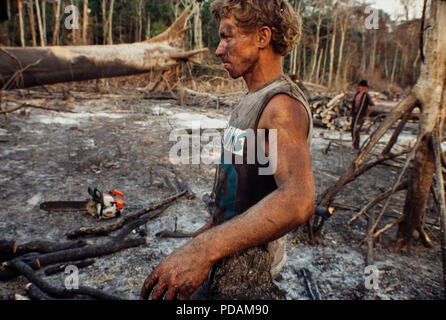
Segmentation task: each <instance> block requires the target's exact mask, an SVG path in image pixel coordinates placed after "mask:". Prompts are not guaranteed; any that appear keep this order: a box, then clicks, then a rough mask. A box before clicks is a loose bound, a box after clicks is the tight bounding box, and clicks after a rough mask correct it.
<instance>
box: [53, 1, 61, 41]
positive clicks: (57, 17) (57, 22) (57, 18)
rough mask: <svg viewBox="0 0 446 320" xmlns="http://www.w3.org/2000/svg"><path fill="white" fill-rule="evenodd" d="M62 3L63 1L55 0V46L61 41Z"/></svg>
mask: <svg viewBox="0 0 446 320" xmlns="http://www.w3.org/2000/svg"><path fill="white" fill-rule="evenodd" d="M60 4H61V1H57V0H54V2H53V10H54V30H53V41H52V44H53V46H55V45H57V44H58V43H59V29H60Z"/></svg>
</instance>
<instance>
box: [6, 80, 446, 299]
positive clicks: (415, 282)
mask: <svg viewBox="0 0 446 320" xmlns="http://www.w3.org/2000/svg"><path fill="white" fill-rule="evenodd" d="M52 91H53V93H52V94H51V95H50V94H48V92H46V91H43V90H32V91H23V92H22V93H23V96H22V97H18V98H17V99H21V100H23V101H24V102H25V101H26V102H28V103H32V104H37V105H45V106H47V107H51V108H55V109H64V110H66V111H67V112H53V111H46V110H39V109H34V108H30V109H28V110H27V112H26V114H23V113H18V112H17V113H13V114H8V115H7V116H1V118H0V141H1V142H0V182H1V183H0V196H1V197H2V204H3V206H2V207H1V208H0V239H9V240H17V242H18V243H19V244H20V243H25V242H30V241H33V240H51V241H60V242H62V241H67V239H66V236H65V234H66V233H67V232H68V231H71V230H73V229H77V228H79V227H82V226H93V225H100V224H104V223H112V221H110V222H104V221H97V220H95V219H94V218H92V217H91V216H89V215H87V214H82V213H57V212H53V213H47V212H45V211H42V210H40V209H39V205H40V203H41V202H43V201H50V200H85V199H87V198H88V193H87V188H88V187H89V186H93V187H100V188H102V189H103V190H104V191H108V190H112V189H117V190H119V191H121V192H123V193H124V194H125V203H126V205H125V210H126V211H127V212H132V211H135V210H138V209H141V208H144V207H147V206H149V205H150V204H151V203H154V202H156V201H159V200H161V199H164V198H166V197H168V196H170V195H171V194H173V193H174V192H175V191H174V190H172V188H169V186H168V185H166V183H165V179H164V177H167V178H168V179H169V180H171V179H172V177H173V175H174V173H173V172H177V174H179V175H181V178H182V179H183V180H184V181H186V182H187V183H188V185H189V186H190V188H191V189H192V191H193V192H195V193H196V195H197V197H196V198H195V199H194V200H187V199H186V198H185V197H183V198H181V199H179V200H177V201H176V202H174V203H173V205H172V206H170V207H169V208H168V209H167V210H166V211H165V212H164V213H163V215H162V216H160V217H159V218H156V219H155V220H152V221H150V222H149V223H148V224H147V225H146V227H145V229H146V233H147V235H146V239H147V244H146V245H143V246H140V247H137V248H131V249H127V250H123V251H121V252H118V253H116V254H113V255H109V256H104V257H100V258H96V263H95V264H94V265H92V266H89V267H87V268H84V269H80V274H79V276H80V279H79V280H80V284H81V285H83V286H91V287H95V288H100V289H103V290H106V291H108V292H111V293H115V294H119V295H121V296H123V297H125V298H127V299H138V298H139V293H140V289H141V286H142V284H143V282H144V280H145V278H146V277H147V276H148V275H149V274H150V272H151V271H152V269H153V268H154V267H155V266H156V265H157V264H158V263H159V262H160V261H161V260H162V258H163V257H165V256H166V255H168V254H169V253H170V252H172V251H173V250H174V249H175V248H177V247H179V246H180V245H181V244H182V243H184V242H185V241H187V240H184V239H160V238H157V237H156V236H155V234H156V233H157V232H159V231H161V230H166V229H167V230H172V231H173V230H175V229H178V230H181V231H188V232H192V231H195V230H196V229H198V228H199V227H200V226H202V225H203V224H204V223H206V222H207V221H208V219H209V213H208V211H207V208H206V205H205V204H204V202H203V201H202V200H201V197H202V196H203V195H204V194H206V193H210V192H211V190H212V187H213V180H214V173H215V166H214V165H205V164H201V165H181V166H174V165H172V164H171V163H170V162H169V150H170V148H171V147H172V145H173V144H174V143H175V142H172V141H169V135H170V133H171V131H172V130H173V128H182V127H189V128H190V126H191V121H200V123H201V125H202V127H207V128H216V129H221V128H224V127H225V122H226V121H227V119H228V117H229V114H230V109H229V108H220V109H219V110H216V109H213V108H203V109H200V107H199V106H179V105H177V103H176V102H175V101H173V100H151V99H149V98H148V97H147V96H146V95H145V94H144V93H143V92H141V91H136V90H126V89H119V90H115V91H113V94H111V93H102V94H98V93H93V92H91V90H90V91H85V92H82V91H77V90H73V91H72V92H71V94H70V96H71V97H70V99H68V100H63V99H62V94H61V93H57V90H56V89H53V90H52ZM11 106H13V105H11ZM410 128H412V129H416V128H415V127H414V126H413V125H412V126H411V127H410ZM410 128H409V129H410ZM413 133H414V131H413V130H406V131H405V132H404V135H403V136H402V138H401V139H400V145H405V144H407V143H408V142H410V141H411V140H413V139H414V135H413ZM388 138H389V137H388V136H386V137H385V138H384V139H388ZM330 141H331V145H330V147H329V148H328V146H329V144H330ZM398 147H401V146H398ZM210 156H211V158H212V157H216V158H218V157H219V155H218V154H214V155H210ZM312 157H313V168H314V173H315V178H316V187H317V193H318V194H319V193H320V192H322V191H323V190H324V189H325V188H326V187H328V186H330V185H331V184H332V183H333V182H335V181H336V179H337V178H338V177H339V176H340V175H341V174H342V173H343V172H344V171H345V170H346V169H347V168H348V166H349V165H350V163H351V161H352V160H353V159H354V157H355V152H354V151H353V149H352V148H351V140H350V136H349V134H348V133H340V132H336V131H327V130H323V129H315V131H314V136H313V147H312ZM398 165H401V163H397V162H394V166H384V165H381V166H377V167H375V168H374V169H372V170H371V171H370V172H368V173H366V174H365V175H363V176H361V177H360V178H359V179H357V181H355V182H353V183H351V184H349V185H347V186H345V187H344V188H343V190H342V191H341V192H340V193H339V194H338V196H337V197H336V202H337V203H343V204H345V205H348V206H351V207H352V209H350V210H347V209H346V210H340V209H338V210H337V211H336V213H335V214H334V216H333V217H332V218H331V219H330V220H328V221H327V222H326V224H325V226H324V229H323V233H322V237H321V238H320V239H318V241H317V242H316V244H315V245H309V244H308V243H307V240H308V237H307V235H306V232H305V230H304V229H303V228H302V229H300V231H298V232H300V236H299V237H298V238H297V239H298V240H297V241H296V242H295V243H288V247H287V253H288V256H289V260H288V262H287V263H286V265H285V267H284V269H283V271H282V273H281V276H280V277H279V278H278V279H277V281H276V283H277V285H278V286H279V287H280V288H282V289H283V290H285V291H286V292H287V299H297V300H300V299H309V296H308V293H307V291H306V287H305V281H304V279H303V278H302V277H301V276H300V272H299V271H300V270H301V269H302V268H307V269H308V270H309V271H310V272H311V273H312V276H313V278H314V279H315V280H316V283H317V285H318V287H319V291H320V294H321V297H322V299H443V288H442V276H441V274H442V265H441V252H440V244H439V233H440V232H439V222H438V219H437V213H436V210H435V209H434V208H435V207H434V206H433V204H432V203H430V207H432V208H433V209H431V210H430V209H428V210H427V213H426V228H427V232H428V234H429V235H430V237H431V239H432V241H433V244H434V247H433V248H432V249H427V248H425V247H423V246H422V245H421V244H418V243H417V242H416V241H415V240H414V243H413V245H412V247H411V249H410V251H409V252H408V253H400V252H397V251H395V250H394V249H393V245H394V234H395V231H396V230H395V228H393V229H391V230H390V231H388V232H387V233H385V234H384V235H383V236H382V237H381V239H380V241H379V242H378V243H377V244H376V248H375V264H376V266H377V267H378V269H379V270H380V277H379V289H377V290H367V289H365V287H364V281H365V278H366V274H365V272H364V269H365V267H366V264H365V254H366V246H365V245H363V246H360V243H361V241H362V240H363V239H364V238H365V234H366V230H367V220H366V219H360V220H358V221H357V222H356V223H355V224H353V225H352V226H347V224H346V223H347V221H348V220H349V219H350V218H351V217H352V216H353V215H354V214H355V213H357V212H358V210H359V208H361V207H363V206H365V205H366V204H367V203H368V202H369V201H371V200H372V199H374V198H375V197H376V196H378V195H379V194H381V193H383V192H385V191H387V190H388V189H390V188H391V187H392V186H393V183H394V182H395V181H396V179H397V176H398V174H399V172H400V170H401V169H399V168H398ZM404 195H405V193H404V192H401V193H398V194H396V195H395V196H394V197H393V198H392V202H391V205H390V206H389V208H388V209H387V211H386V217H385V219H384V220H383V222H382V225H384V224H385V223H388V222H391V221H393V220H394V219H395V218H397V217H398V216H399V214H400V211H401V208H402V205H403V203H404ZM355 208H357V209H355ZM374 210H375V212H377V213H379V212H380V207H379V206H378V207H377V208H375V209H374ZM126 211H124V214H125V212H126ZM380 226H381V225H380ZM131 236H132V237H138V236H139V235H138V234H136V233H135V234H132V235H131ZM293 237H294V234H290V235H289V240H291V239H292V238H293ZM87 240H88V241H89V242H90V243H98V242H101V241H104V238H100V237H99V238H98V237H95V238H87ZM37 272H38V274H39V275H41V276H43V277H44V278H45V279H47V280H48V281H50V282H51V283H53V284H55V285H58V286H63V284H64V274H57V275H53V276H49V277H46V276H44V275H43V271H42V270H39V271H37ZM25 284H26V280H25V279H24V278H23V277H19V278H17V279H15V280H10V281H7V282H0V298H1V299H8V298H9V296H10V295H11V294H13V293H21V294H25V290H24V285H25Z"/></svg>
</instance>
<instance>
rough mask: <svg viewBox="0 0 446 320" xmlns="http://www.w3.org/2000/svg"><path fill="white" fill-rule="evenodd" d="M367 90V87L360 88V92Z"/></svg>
mask: <svg viewBox="0 0 446 320" xmlns="http://www.w3.org/2000/svg"><path fill="white" fill-rule="evenodd" d="M366 90H367V87H365V86H359V91H360V92H365V91H366Z"/></svg>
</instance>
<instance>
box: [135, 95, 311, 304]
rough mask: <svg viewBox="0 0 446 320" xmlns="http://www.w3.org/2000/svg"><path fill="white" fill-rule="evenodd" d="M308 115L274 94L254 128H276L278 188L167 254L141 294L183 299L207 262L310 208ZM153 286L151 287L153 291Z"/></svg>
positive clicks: (293, 221) (273, 235) (282, 228)
mask: <svg viewBox="0 0 446 320" xmlns="http://www.w3.org/2000/svg"><path fill="white" fill-rule="evenodd" d="M308 125H309V124H308V117H307V114H306V111H305V109H304V108H303V106H302V105H300V103H299V102H297V101H296V100H294V99H292V98H290V97H289V96H287V95H277V96H275V97H274V98H273V99H271V101H270V102H269V104H268V106H267V107H266V109H265V111H264V113H263V115H262V117H261V119H260V122H259V128H264V129H276V130H277V137H278V139H277V140H278V143H277V170H276V173H275V175H274V177H275V180H276V183H277V186H278V189H277V190H276V191H274V192H272V193H271V194H269V195H268V196H267V197H265V198H264V199H263V200H262V201H260V202H259V203H257V204H256V205H255V206H253V207H251V208H250V209H249V210H247V211H246V212H244V213H243V214H241V215H239V216H236V217H234V218H233V219H231V220H229V221H227V222H225V223H223V224H221V225H219V226H216V227H213V228H211V229H209V230H207V231H205V232H203V233H201V234H199V235H198V236H196V237H195V238H194V239H192V240H191V241H189V242H188V243H186V244H185V245H184V246H182V247H180V248H179V249H177V250H176V251H174V252H173V253H172V254H171V255H170V256H168V257H167V258H166V259H165V260H164V261H163V262H161V264H160V265H158V267H156V268H155V270H154V271H153V272H152V274H151V275H150V276H149V277H148V278H147V279H146V281H145V283H144V286H143V288H142V291H141V296H142V298H143V299H147V298H148V297H149V295H150V293H151V292H152V298H153V299H160V298H161V299H162V298H163V296H164V294H165V299H173V298H175V297H176V296H177V294H178V295H179V298H180V299H188V298H189V297H190V296H191V295H192V293H194V292H195V290H196V289H197V288H198V287H199V286H200V285H201V284H202V283H203V281H204V280H205V279H206V277H207V275H208V273H209V270H210V269H211V267H212V265H213V264H214V263H215V262H216V261H218V260H220V259H222V258H224V257H227V256H229V255H231V254H234V253H236V252H240V251H243V250H245V249H247V248H250V247H253V246H256V245H260V244H265V243H268V242H270V241H273V240H275V239H278V238H280V237H281V236H283V235H284V234H286V233H288V232H289V231H291V230H293V229H295V228H296V227H297V226H299V225H301V224H303V223H305V222H306V221H308V220H309V219H310V218H311V217H312V216H313V214H314V180H313V172H312V168H311V156H310V151H309V149H308V146H307V132H308ZM152 290H153V291H152Z"/></svg>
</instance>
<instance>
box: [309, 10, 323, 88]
mask: <svg viewBox="0 0 446 320" xmlns="http://www.w3.org/2000/svg"><path fill="white" fill-rule="evenodd" d="M321 24H322V17H321V12H320V11H319V15H318V18H317V25H316V41H315V48H314V51H313V52H314V53H313V63H312V65H311V73H310V81H313V75H314V72H315V71H316V64H317V61H318V52H319V42H320V40H319V39H320V33H321ZM317 78H318V75H316V82H317Z"/></svg>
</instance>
